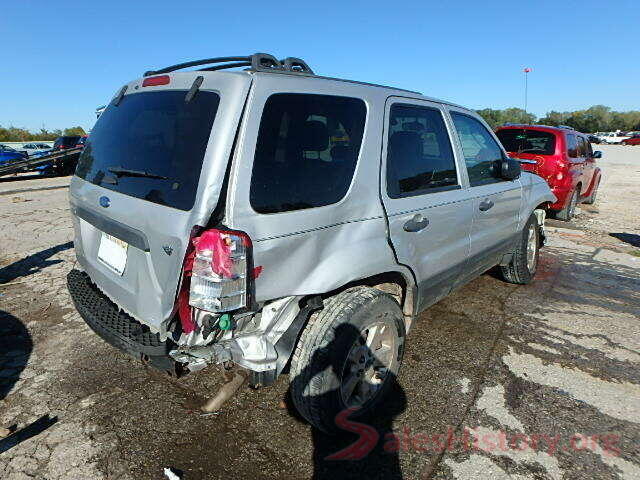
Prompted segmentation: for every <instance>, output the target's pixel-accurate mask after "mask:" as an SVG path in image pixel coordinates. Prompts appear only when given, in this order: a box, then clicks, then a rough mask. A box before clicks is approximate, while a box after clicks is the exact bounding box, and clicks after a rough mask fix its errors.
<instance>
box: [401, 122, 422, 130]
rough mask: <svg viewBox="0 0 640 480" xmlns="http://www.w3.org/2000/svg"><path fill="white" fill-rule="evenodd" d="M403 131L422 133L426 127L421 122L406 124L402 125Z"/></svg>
mask: <svg viewBox="0 0 640 480" xmlns="http://www.w3.org/2000/svg"><path fill="white" fill-rule="evenodd" d="M402 130H404V131H407V130H410V131H412V132H421V131H422V130H424V125H423V124H421V123H420V122H404V123H403V124H402Z"/></svg>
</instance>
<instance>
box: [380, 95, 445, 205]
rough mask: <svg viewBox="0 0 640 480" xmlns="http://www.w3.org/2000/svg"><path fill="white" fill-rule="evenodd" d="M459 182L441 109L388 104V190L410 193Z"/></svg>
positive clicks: (401, 194) (392, 194) (400, 194)
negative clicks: (389, 114) (389, 106)
mask: <svg viewBox="0 0 640 480" xmlns="http://www.w3.org/2000/svg"><path fill="white" fill-rule="evenodd" d="M456 185H458V178H457V175H456V166H455V161H454V157H453V151H452V149H451V142H450V141H449V135H448V133H447V129H446V127H445V124H444V120H443V119H442V113H440V111H439V110H437V109H435V108H428V107H418V106H415V105H405V104H395V105H393V106H392V107H391V116H390V125H389V142H388V146H387V192H388V194H389V196H390V197H391V198H400V197H409V196H412V195H420V194H422V193H429V192H433V191H439V190H442V189H443V188H451V187H452V186H456Z"/></svg>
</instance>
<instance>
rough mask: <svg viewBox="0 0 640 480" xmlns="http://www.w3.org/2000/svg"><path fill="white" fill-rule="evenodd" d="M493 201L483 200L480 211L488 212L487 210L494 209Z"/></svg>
mask: <svg viewBox="0 0 640 480" xmlns="http://www.w3.org/2000/svg"><path fill="white" fill-rule="evenodd" d="M493 205H494V204H493V201H491V200H483V201H481V202H480V211H481V212H486V211H487V210H489V209H490V208H491V207H493Z"/></svg>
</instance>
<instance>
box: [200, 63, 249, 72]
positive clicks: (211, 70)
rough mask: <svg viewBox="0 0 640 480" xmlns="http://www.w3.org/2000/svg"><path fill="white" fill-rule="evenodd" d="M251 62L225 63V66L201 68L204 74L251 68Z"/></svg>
mask: <svg viewBox="0 0 640 480" xmlns="http://www.w3.org/2000/svg"><path fill="white" fill-rule="evenodd" d="M250 66H251V62H232V63H225V64H223V65H216V66H214V67H207V68H201V69H200V71H202V72H215V71H216V70H224V69H225V68H235V67H250Z"/></svg>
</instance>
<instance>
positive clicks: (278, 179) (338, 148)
mask: <svg viewBox="0 0 640 480" xmlns="http://www.w3.org/2000/svg"><path fill="white" fill-rule="evenodd" d="M365 117H366V107H365V104H364V102H363V101H362V100H360V99H356V98H347V97H334V96H329V95H311V94H293V93H292V94H289V93H286V94H275V95H272V96H271V97H269V99H268V100H267V102H266V105H265V107H264V112H263V114H262V120H261V122H260V130H259V133H258V142H257V145H256V153H255V159H254V162H253V173H252V177H251V191H250V200H251V206H252V207H253V209H254V210H255V211H256V212H259V213H279V212H287V211H291V210H300V209H303V208H313V207H321V206H323V205H330V204H332V203H336V202H338V201H340V200H341V199H342V198H343V197H344V196H345V194H346V193H347V190H348V189H349V185H351V179H352V177H353V172H354V170H355V167H356V162H357V159H358V153H359V152H360V144H361V143H362V135H363V131H364V123H365Z"/></svg>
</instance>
